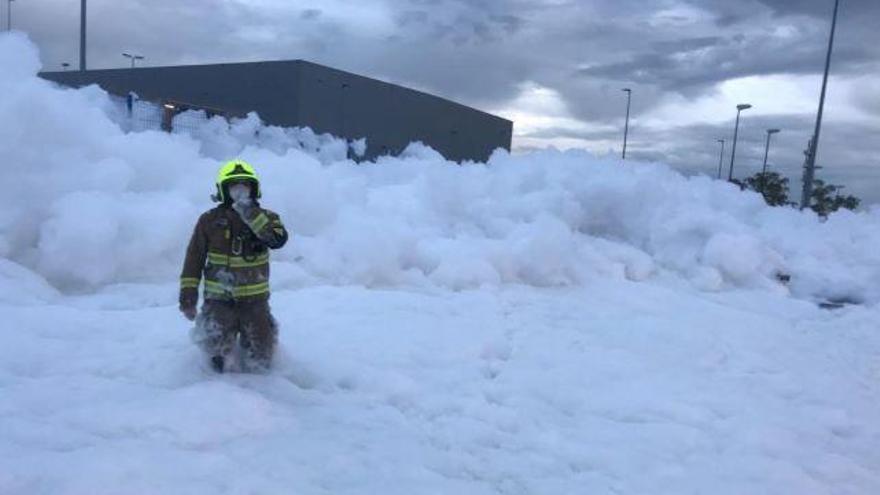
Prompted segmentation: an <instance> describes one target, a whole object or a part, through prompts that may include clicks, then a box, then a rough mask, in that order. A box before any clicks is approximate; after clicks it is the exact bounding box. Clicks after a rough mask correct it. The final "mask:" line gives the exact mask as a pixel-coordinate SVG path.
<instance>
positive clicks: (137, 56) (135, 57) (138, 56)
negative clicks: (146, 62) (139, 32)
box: [122, 53, 144, 69]
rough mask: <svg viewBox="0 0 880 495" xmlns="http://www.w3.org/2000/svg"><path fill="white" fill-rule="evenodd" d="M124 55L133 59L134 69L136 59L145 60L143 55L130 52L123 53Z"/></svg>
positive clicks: (132, 66) (132, 65)
mask: <svg viewBox="0 0 880 495" xmlns="http://www.w3.org/2000/svg"><path fill="white" fill-rule="evenodd" d="M122 56H123V57H125V58H130V59H131V68H132V69H134V61H135V60H143V59H144V57H143V56H142V55H131V54H128V53H123V54H122Z"/></svg>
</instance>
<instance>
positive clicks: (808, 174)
mask: <svg viewBox="0 0 880 495" xmlns="http://www.w3.org/2000/svg"><path fill="white" fill-rule="evenodd" d="M839 5H840V0H834V14H832V16H831V35H830V36H829V37H828V52H827V53H826V54H825V74H824V75H823V76H822V93H821V94H820V96H819V111H818V113H817V114H816V128H815V130H813V140H812V142H811V146H810V154H809V155H808V156H807V163H806V165H804V168H805V169H804V188H803V192H802V194H801V209H802V210H803V209H804V208H806V207H808V206H809V205H810V196H812V194H813V179H814V178H815V176H816V153H817V152H818V150H819V131H820V130H821V129H822V111H823V109H824V108H825V90H826V89H827V87H828V70H829V69H830V67H831V50H832V48H833V47H834V28H835V27H836V26H837V7H838V6H839Z"/></svg>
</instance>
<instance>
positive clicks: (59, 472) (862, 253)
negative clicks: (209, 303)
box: [0, 33, 880, 495]
mask: <svg viewBox="0 0 880 495" xmlns="http://www.w3.org/2000/svg"><path fill="white" fill-rule="evenodd" d="M37 60H38V56H37V53H36V50H35V48H34V47H33V45H32V44H31V43H30V42H29V41H27V40H26V39H25V38H24V37H23V36H22V35H20V34H16V33H13V34H11V35H10V34H3V35H0V67H4V71H2V72H0V94H2V95H3V98H2V99H0V156H3V157H4V158H5V160H6V163H7V164H14V165H15V166H7V167H6V168H5V173H4V174H3V175H2V176H0V181H2V185H3V187H2V192H3V194H2V195H0V311H2V317H0V325H2V336H3V345H2V346H0V398H2V400H0V493H3V494H7V493H8V494H16V495H17V494H34V493H47V494H48V493H52V494H56V493H69V494H80V493H89V494H93V493H119V492H120V491H122V492H124V493H157V492H172V493H204V492H208V491H211V492H214V493H290V492H298V493H374V492H383V493H413V492H415V493H425V492H429V493H446V492H451V491H457V492H462V493H495V492H500V493H676V494H679V493H706V492H712V493H730V494H740V493H768V494H770V493H852V494H864V493H874V492H877V491H878V490H880V449H878V448H877V447H878V446H880V425H878V421H877V418H878V417H880V333H878V331H877V324H876V322H877V321H878V316H880V311H878V306H877V304H878V301H880V290H878V280H880V251H878V250H877V249H876V246H877V245H878V241H880V210H877V209H874V210H871V211H866V212H860V213H851V212H842V213H840V214H835V215H832V216H831V218H830V219H829V220H828V221H826V222H820V221H819V219H817V218H816V217H815V216H814V215H813V214H812V213H809V212H804V213H801V212H798V211H794V210H789V209H781V208H777V209H771V208H767V207H765V206H764V205H763V203H762V202H761V201H760V199H759V198H758V197H757V196H756V195H753V194H749V193H742V192H740V191H738V190H736V189H735V188H733V187H732V186H730V185H729V184H726V183H724V182H719V181H713V180H711V179H709V178H705V177H694V178H686V177H683V176H681V175H680V174H678V173H676V172H675V171H673V170H671V169H669V168H668V167H666V166H663V165H661V164H646V163H632V162H627V163H626V164H625V165H624V164H622V163H620V162H618V161H617V160H614V159H603V158H596V157H593V156H591V155H588V154H585V153H580V152H567V153H561V152H556V151H552V150H548V151H543V152H537V153H531V154H527V155H521V156H511V155H509V154H507V153H504V152H497V153H496V154H495V155H494V156H493V157H492V159H491V160H490V161H489V162H488V163H487V164H464V165H457V164H452V163H449V162H446V161H445V160H443V159H442V157H440V156H439V155H438V154H436V153H435V152H433V151H432V150H430V149H428V148H425V147H423V146H419V145H413V146H411V147H410V149H409V150H408V151H407V152H406V153H405V154H404V155H403V156H401V157H397V158H382V159H379V160H378V161H377V162H375V163H364V164H360V165H358V164H355V163H353V162H351V161H349V160H346V158H345V156H346V149H347V145H346V143H344V142H342V141H339V140H334V139H333V138H331V137H329V136H316V135H314V133H312V132H311V131H309V130H307V129H278V128H266V127H263V126H261V125H260V124H259V122H258V120H257V119H256V118H255V117H251V118H249V119H246V120H244V121H240V122H238V123H236V124H235V125H233V126H232V127H229V126H226V125H225V124H224V123H223V122H221V121H218V120H214V121H210V122H207V123H204V124H202V125H200V126H199V127H198V128H196V129H194V130H192V131H190V132H187V133H181V134H172V135H168V134H165V133H162V132H155V131H145V132H128V131H130V129H131V126H130V125H127V124H126V122H125V116H124V113H123V112H121V111H120V108H119V107H118V104H117V103H115V102H114V101H112V100H111V99H109V98H108V97H107V96H106V95H105V94H104V93H103V92H102V91H100V90H99V89H97V88H94V87H92V88H85V89H82V90H69V89H62V88H58V87H54V86H52V85H51V84H49V83H47V82H45V81H42V80H40V79H38V78H37V77H36V76H35V74H36V72H37V71H38V69H39V63H38V62H37ZM257 131H259V132H257ZM367 145H369V143H367ZM360 146H362V143H359V144H358V145H356V146H355V147H360ZM232 156H241V157H243V158H245V159H248V160H249V161H251V162H252V163H253V164H254V165H255V166H256V167H257V169H258V171H259V172H260V174H261V176H262V177H263V184H264V206H266V207H269V208H271V209H273V210H275V211H277V212H278V213H280V214H281V216H282V218H283V219H284V220H285V223H286V224H287V225H288V227H289V228H290V230H291V231H292V232H293V238H292V240H291V243H290V244H289V245H288V246H287V247H285V248H284V249H282V250H281V251H279V252H277V253H275V254H274V255H273V256H274V257H273V268H272V269H273V279H272V287H273V298H272V302H273V308H274V311H275V314H276V317H277V318H278V319H279V321H280V322H281V325H282V333H281V348H280V354H279V356H278V361H277V366H276V368H275V370H274V371H273V372H272V373H271V374H270V375H268V376H246V375H224V376H215V375H212V374H211V373H208V372H206V371H205V370H204V369H203V364H202V361H201V359H200V357H199V356H198V353H197V350H196V349H195V347H194V346H193V345H192V344H191V343H190V342H189V339H188V329H189V324H188V323H187V322H186V321H185V320H183V319H182V318H181V317H180V316H179V314H178V313H177V310H176V306H175V302H176V291H177V285H176V278H177V275H178V273H179V269H180V264H181V261H182V256H183V251H184V248H185V245H186V242H187V240H188V237H189V234H190V231H191V229H192V226H193V224H194V222H195V220H196V218H197V217H198V215H199V214H200V213H201V212H202V211H204V210H205V209H207V208H210V207H211V204H210V202H209V200H208V195H209V194H210V192H211V187H212V179H213V176H214V174H215V172H216V170H217V168H218V167H219V165H220V164H221V162H222V160H223V159H225V158H229V157H232ZM780 273H786V274H790V275H791V281H790V283H789V284H787V285H785V284H782V283H780V282H779V280H778V279H777V275H778V274H780ZM829 298H830V299H846V300H848V301H853V302H858V303H860V304H859V305H849V306H846V307H844V308H842V309H838V310H834V311H826V310H822V309H819V308H818V307H817V306H816V304H815V302H817V301H821V300H825V299H829Z"/></svg>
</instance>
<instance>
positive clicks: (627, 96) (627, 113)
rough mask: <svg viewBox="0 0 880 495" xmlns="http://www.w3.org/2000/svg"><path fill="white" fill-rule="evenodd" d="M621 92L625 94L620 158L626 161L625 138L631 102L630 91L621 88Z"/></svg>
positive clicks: (627, 131)
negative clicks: (621, 154)
mask: <svg viewBox="0 0 880 495" xmlns="http://www.w3.org/2000/svg"><path fill="white" fill-rule="evenodd" d="M621 91H624V92H626V121H625V123H624V125H623V156H622V157H621V159H623V160H626V138H627V135H628V134H629V104H630V102H631V101H632V89H630V88H623V89H622V90H621Z"/></svg>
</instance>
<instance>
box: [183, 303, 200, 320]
mask: <svg viewBox="0 0 880 495" xmlns="http://www.w3.org/2000/svg"><path fill="white" fill-rule="evenodd" d="M180 312H181V313H183V317H184V318H186V319H187V320H189V321H193V320H195V319H196V315H197V314H198V311H196V307H195V306H187V307H183V306H181V307H180Z"/></svg>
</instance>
